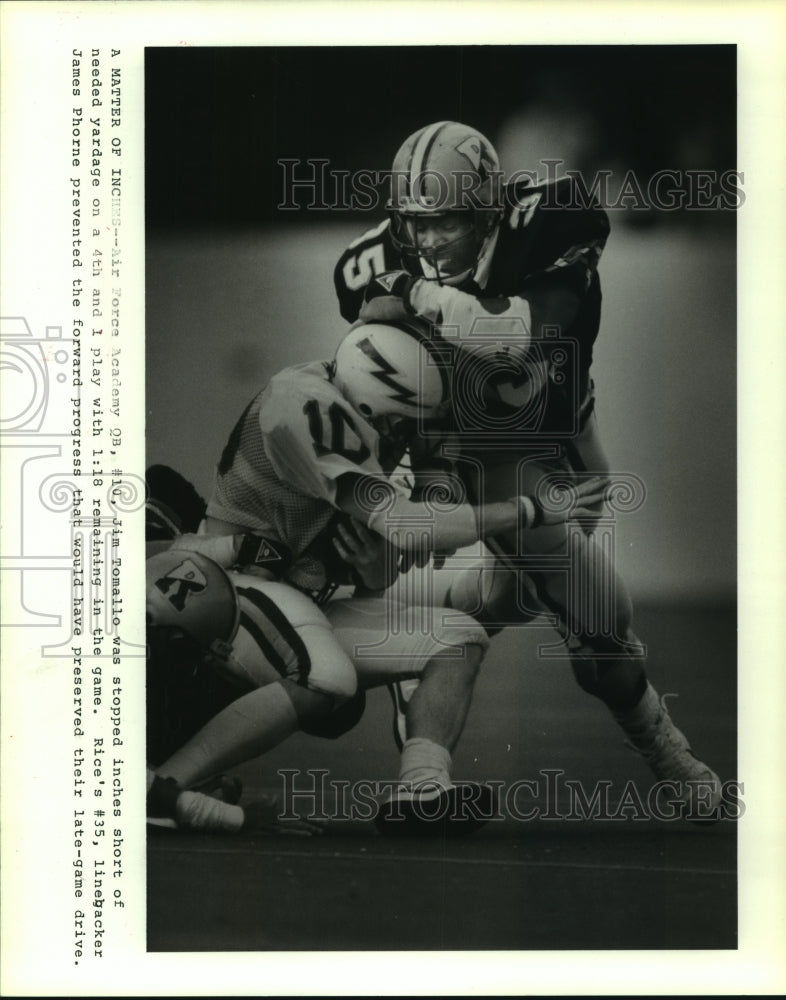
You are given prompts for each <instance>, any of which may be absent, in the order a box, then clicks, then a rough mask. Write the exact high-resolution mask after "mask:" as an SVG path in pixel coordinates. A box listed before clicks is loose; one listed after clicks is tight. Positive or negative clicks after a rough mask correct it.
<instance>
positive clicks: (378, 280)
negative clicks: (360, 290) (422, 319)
mask: <svg viewBox="0 0 786 1000" xmlns="http://www.w3.org/2000/svg"><path fill="white" fill-rule="evenodd" d="M416 280H417V279H416V278H413V277H412V275H411V274H408V273H407V272H406V271H386V272H385V273H384V274H378V275H376V276H375V277H373V278H372V279H371V281H370V282H369V283H368V285H367V286H366V290H365V293H364V295H363V305H362V306H361V307H360V313H359V316H360V319H361V320H363V322H364V323H385V322H392V323H397V322H398V323H400V322H402V321H403V320H408V319H411V317H412V315H413V312H412V309H411V307H410V304H409V290H410V289H411V287H412V285H413V284H414V282H415V281H416Z"/></svg>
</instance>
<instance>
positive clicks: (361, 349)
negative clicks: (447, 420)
mask: <svg viewBox="0 0 786 1000" xmlns="http://www.w3.org/2000/svg"><path fill="white" fill-rule="evenodd" d="M448 351H449V347H448V345H446V344H435V343H434V342H432V341H431V340H430V339H429V338H428V337H427V336H426V334H425V333H424V332H423V331H422V330H421V328H420V326H419V324H417V323H416V322H414V321H413V322H412V323H411V324H410V323H361V324H356V325H355V326H353V327H352V329H351V330H350V331H349V333H348V334H347V335H346V336H345V337H344V339H343V340H342V341H341V343H340V344H339V346H338V350H337V351H336V356H335V359H334V361H333V381H334V383H335V384H336V385H337V386H338V388H339V389H340V390H341V392H342V394H343V396H344V397H345V398H346V399H347V401H348V402H349V403H350V405H351V406H352V408H353V409H354V410H357V412H358V413H359V414H360V415H361V416H362V417H364V418H365V419H366V420H368V422H369V423H371V424H374V425H375V426H378V425H379V423H380V421H383V420H384V419H385V418H400V417H408V418H411V419H412V420H414V421H417V420H432V419H439V418H440V417H442V416H443V415H444V414H445V412H446V410H447V407H448V405H449V402H450V383H449V379H448V371H449V368H448V365H447V364H446V361H447V360H448V357H447V352H448Z"/></svg>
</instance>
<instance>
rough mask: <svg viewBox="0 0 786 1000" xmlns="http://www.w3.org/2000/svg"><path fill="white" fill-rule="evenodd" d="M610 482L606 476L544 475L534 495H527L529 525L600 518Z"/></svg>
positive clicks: (526, 504)
mask: <svg viewBox="0 0 786 1000" xmlns="http://www.w3.org/2000/svg"><path fill="white" fill-rule="evenodd" d="M609 483H610V481H609V479H608V477H606V476H592V477H591V478H589V479H573V478H571V479H570V480H567V479H565V478H564V477H560V476H551V477H547V478H545V479H544V480H543V481H542V482H541V483H540V485H539V486H538V489H537V492H536V494H535V496H533V497H526V498H524V500H525V503H524V505H523V506H524V509H525V510H526V511H527V527H533V528H537V527H540V526H541V525H543V526H549V525H554V524H564V523H565V522H566V521H573V520H576V521H583V522H593V521H597V520H598V518H599V517H600V516H601V514H602V508H603V501H604V500H605V499H606V495H607V493H608V489H609ZM527 501H528V502H527ZM530 504H531V505H532V508H533V509H534V519H533V518H532V517H531V511H530Z"/></svg>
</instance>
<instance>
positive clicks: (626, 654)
mask: <svg viewBox="0 0 786 1000" xmlns="http://www.w3.org/2000/svg"><path fill="white" fill-rule="evenodd" d="M461 469H462V476H463V478H464V479H465V481H466V482H467V486H468V491H469V495H470V498H471V499H472V501H473V502H475V503H478V504H479V505H481V507H482V505H483V504H484V503H491V502H494V501H498V500H505V499H508V498H510V497H512V496H516V495H522V494H526V495H529V496H537V495H538V493H539V487H540V488H541V489H543V486H544V477H547V476H550V475H554V474H556V476H557V478H558V479H560V480H562V481H563V482H570V481H575V480H576V479H577V478H579V477H583V476H586V475H591V474H603V473H608V462H607V460H606V456H605V454H604V452H603V448H602V446H601V444H600V441H599V438H598V433H597V424H596V420H595V416H594V414H591V415H590V417H589V419H588V420H587V421H586V423H585V425H584V429H583V430H582V432H581V433H580V434H579V435H578V436H577V437H576V438H573V439H571V440H569V441H567V442H564V441H563V442H554V443H550V442H545V441H544V442H543V443H542V444H541V443H538V444H532V445H531V446H529V445H528V446H527V447H526V448H519V449H517V450H515V451H514V450H512V449H511V448H510V447H509V446H507V447H505V446H499V447H495V446H494V445H493V443H491V442H490V443H489V444H487V445H484V447H483V448H482V449H476V450H474V451H473V450H471V449H466V451H465V452H463V453H462V462H461ZM543 497H544V499H545V501H546V502H548V499H549V493H548V491H546V492H545V493H544V494H543ZM556 500H557V501H558V500H559V498H558V497H557V498H556ZM614 546H615V520H614V516H613V513H610V514H609V516H606V514H605V513H604V515H603V516H602V517H601V520H600V521H599V522H598V523H597V525H596V526H594V529H593V531H592V533H588V532H587V531H586V530H584V529H583V528H582V526H581V525H580V524H578V523H577V522H575V521H574V522H571V523H569V524H561V525H555V526H548V527H540V528H535V529H531V530H523V531H519V532H514V533H511V534H508V535H504V536H500V537H498V538H495V539H494V540H493V541H492V542H491V543H488V547H489V548H490V549H491V550H492V551H493V552H494V553H495V554H497V555H498V556H499V557H500V561H501V562H502V564H503V565H504V566H505V567H506V568H507V569H513V570H514V572H513V573H509V574H508V577H507V578H508V580H509V581H510V586H509V588H508V595H507V596H508V600H507V602H506V605H505V611H504V616H505V617H499V611H500V608H501V607H502V602H498V603H497V607H496V608H493V609H486V612H485V616H484V614H481V615H480V616H479V617H481V618H482V619H484V618H485V620H483V624H484V625H485V626H486V627H487V629H488V630H489V631H490V632H495V631H497V630H498V629H499V628H500V627H502V626H504V624H506V623H510V622H511V621H512V620H515V619H513V618H512V617H511V615H515V618H517V619H518V621H520V622H524V621H528V620H531V619H532V618H533V617H535V616H536V615H537V614H538V613H543V611H544V610H545V611H546V612H547V613H550V614H551V615H552V616H553V617H552V621H553V622H554V625H555V627H556V628H557V631H558V632H559V634H560V635H561V637H562V639H563V640H564V641H565V643H566V644H567V647H568V650H569V654H570V658H571V664H572V667H573V671H574V675H575V677H576V680H577V681H578V683H579V684H580V685H581V687H582V688H583V689H584V690H586V691H588V692H589V693H591V694H594V695H597V696H598V697H600V698H602V699H603V700H604V701H605V702H606V703H607V704H608V705H609V707H611V708H612V709H613V710H615V711H624V710H625V709H627V708H629V707H631V706H632V705H634V704H635V703H636V702H637V701H638V700H639V698H640V697H641V695H642V694H643V691H644V686H645V683H646V680H645V676H644V659H643V652H644V647H642V646H641V644H640V643H639V642H638V640H637V639H636V637H635V635H634V634H633V632H632V629H631V624H632V608H631V602H630V598H629V595H628V591H627V588H626V587H625V584H624V582H623V581H622V579H621V577H620V576H619V574H618V573H617V571H616V568H615V565H614V561H615V560H614V550H615V549H614ZM522 574H525V577H526V579H522ZM527 581H529V582H531V585H532V586H531V588H530V587H528V586H526V583H527ZM514 590H515V593H514V592H513V591H514ZM533 591H534V595H536V597H533ZM495 612H496V614H497V616H498V617H497V620H496V621H495V620H494V616H495Z"/></svg>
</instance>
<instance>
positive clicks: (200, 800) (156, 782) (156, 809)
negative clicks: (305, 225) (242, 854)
mask: <svg viewBox="0 0 786 1000" xmlns="http://www.w3.org/2000/svg"><path fill="white" fill-rule="evenodd" d="M244 820H245V814H244V812H243V810H242V809H241V808H240V806H237V805H232V804H230V803H227V802H221V801H219V800H218V799H214V798H212V797H211V796H209V795H203V794H202V793H201V792H194V791H189V790H188V789H183V788H182V787H181V786H180V785H178V784H177V782H176V781H174V780H172V779H169V780H167V779H164V778H161V777H160V776H158V775H157V774H156V773H155V772H154V771H152V770H151V769H150V768H148V769H147V822H148V824H149V825H150V826H163V827H168V828H170V829H175V828H177V829H184V830H198V831H201V832H203V833H237V831H238V830H240V828H241V827H242V826H243V823H244Z"/></svg>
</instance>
